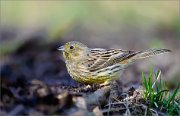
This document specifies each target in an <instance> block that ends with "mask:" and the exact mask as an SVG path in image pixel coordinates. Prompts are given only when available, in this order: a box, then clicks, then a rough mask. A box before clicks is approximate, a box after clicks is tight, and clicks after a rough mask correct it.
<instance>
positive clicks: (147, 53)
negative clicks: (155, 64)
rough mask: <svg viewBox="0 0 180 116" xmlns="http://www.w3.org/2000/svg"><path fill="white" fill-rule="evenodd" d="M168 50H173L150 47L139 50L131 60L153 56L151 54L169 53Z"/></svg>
mask: <svg viewBox="0 0 180 116" xmlns="http://www.w3.org/2000/svg"><path fill="white" fill-rule="evenodd" d="M167 52H171V50H168V49H149V50H145V51H139V52H137V53H136V55H134V56H133V57H132V58H131V60H132V61H135V60H137V59H143V58H147V57H151V56H155V55H158V54H162V53H167Z"/></svg>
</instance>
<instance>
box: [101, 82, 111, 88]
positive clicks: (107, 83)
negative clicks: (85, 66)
mask: <svg viewBox="0 0 180 116" xmlns="http://www.w3.org/2000/svg"><path fill="white" fill-rule="evenodd" d="M108 85H111V82H109V81H105V82H104V83H101V84H100V87H104V86H108Z"/></svg>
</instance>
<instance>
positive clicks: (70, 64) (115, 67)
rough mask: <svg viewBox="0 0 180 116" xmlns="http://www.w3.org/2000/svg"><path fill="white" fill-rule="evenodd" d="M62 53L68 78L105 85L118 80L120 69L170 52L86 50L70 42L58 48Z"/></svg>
mask: <svg viewBox="0 0 180 116" xmlns="http://www.w3.org/2000/svg"><path fill="white" fill-rule="evenodd" d="M58 50H62V51H63V57H64V59H65V62H66V67H67V70H68V72H69V74H70V76H71V77H72V78H73V79H75V80H76V81H78V82H81V83H84V84H94V83H100V84H102V83H106V82H109V81H111V80H116V79H118V75H119V74H120V73H121V72H122V69H124V68H125V67H127V66H128V65H129V64H131V63H132V62H134V61H135V60H137V59H142V58H147V57H150V56H154V55H157V54H161V53H165V52H170V50H167V49H150V50H145V51H137V52H135V51H126V50H121V49H108V50H107V49H102V48H88V47H87V46H86V45H84V44H82V43H80V42H76V41H71V42H68V43H66V44H65V45H64V46H61V47H59V48H58Z"/></svg>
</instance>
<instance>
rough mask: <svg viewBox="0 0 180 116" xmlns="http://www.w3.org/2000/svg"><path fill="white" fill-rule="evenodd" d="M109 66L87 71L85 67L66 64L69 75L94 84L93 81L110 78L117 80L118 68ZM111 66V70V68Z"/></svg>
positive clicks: (82, 81)
mask: <svg viewBox="0 0 180 116" xmlns="http://www.w3.org/2000/svg"><path fill="white" fill-rule="evenodd" d="M113 67H115V66H113ZM113 67H109V68H108V69H106V68H105V69H101V70H98V71H95V72H89V71H88V70H86V69H85V68H80V67H76V68H75V67H69V66H68V68H67V69H68V72H69V74H70V76H71V77H72V78H73V79H74V80H76V81H78V82H80V83H84V84H94V83H100V84H101V83H104V82H107V81H111V80H117V79H118V77H119V76H120V73H121V71H120V68H119V69H118V68H113ZM112 68H113V70H111V69H112Z"/></svg>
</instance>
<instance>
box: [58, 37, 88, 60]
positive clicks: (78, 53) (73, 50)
mask: <svg viewBox="0 0 180 116" xmlns="http://www.w3.org/2000/svg"><path fill="white" fill-rule="evenodd" d="M58 50H60V51H62V52H63V57H64V59H65V60H73V61H74V60H81V59H82V58H83V57H84V56H86V55H87V52H88V47H87V46H86V45H84V44H82V43H80V42H76V41H71V42H68V43H66V44H64V45H63V46H60V47H59V48H58Z"/></svg>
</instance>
